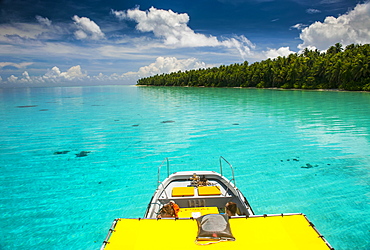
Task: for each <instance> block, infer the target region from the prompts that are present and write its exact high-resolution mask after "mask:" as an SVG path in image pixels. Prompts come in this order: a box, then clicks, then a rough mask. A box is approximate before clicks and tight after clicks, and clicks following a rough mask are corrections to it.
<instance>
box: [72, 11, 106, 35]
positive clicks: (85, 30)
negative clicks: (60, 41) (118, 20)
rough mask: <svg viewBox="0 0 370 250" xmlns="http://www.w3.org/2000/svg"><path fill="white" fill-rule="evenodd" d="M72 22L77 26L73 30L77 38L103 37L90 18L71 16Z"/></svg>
mask: <svg viewBox="0 0 370 250" xmlns="http://www.w3.org/2000/svg"><path fill="white" fill-rule="evenodd" d="M72 19H73V21H74V24H75V25H76V27H77V30H76V31H75V33H74V34H75V37H76V39H78V40H84V39H91V40H100V39H103V38H104V37H105V35H104V33H103V32H102V31H101V30H100V27H99V26H98V25H97V24H96V23H95V22H94V21H91V20H90V18H87V17H78V16H76V15H75V16H73V18H72Z"/></svg>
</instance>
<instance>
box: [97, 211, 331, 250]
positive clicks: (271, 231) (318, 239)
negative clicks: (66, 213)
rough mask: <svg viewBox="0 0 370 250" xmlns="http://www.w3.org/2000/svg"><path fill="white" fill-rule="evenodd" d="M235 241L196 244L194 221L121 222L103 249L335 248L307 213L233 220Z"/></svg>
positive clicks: (114, 228) (114, 227)
mask: <svg viewBox="0 0 370 250" xmlns="http://www.w3.org/2000/svg"><path fill="white" fill-rule="evenodd" d="M229 222H230V227H231V231H232V234H233V235H234V237H235V239H236V240H235V241H226V242H219V243H216V244H211V245H207V246H200V245H197V244H196V243H195V238H196V236H197V232H198V227H197V222H196V220H193V219H176V220H175V219H159V220H156V219H118V220H116V221H115V223H114V224H113V226H112V228H111V234H110V236H109V237H108V238H107V242H106V244H105V245H103V247H102V249H106V250H114V249H160V248H163V247H166V246H170V247H171V248H176V249H178V250H181V249H184V250H185V249H186V250H189V249H198V248H203V249H204V248H205V247H206V248H207V249H208V248H209V249H223V250H224V249H275V250H277V249H284V250H290V249H296V250H312V249H315V250H324V249H325V250H328V249H332V248H331V247H330V245H329V244H328V243H327V242H326V240H325V239H324V238H323V237H322V236H321V235H320V234H319V233H318V232H317V230H316V229H315V228H314V227H313V225H312V223H310V222H309V221H308V219H307V218H306V216H305V215H303V214H284V215H268V216H267V215H264V216H251V217H237V218H231V219H230V220H229Z"/></svg>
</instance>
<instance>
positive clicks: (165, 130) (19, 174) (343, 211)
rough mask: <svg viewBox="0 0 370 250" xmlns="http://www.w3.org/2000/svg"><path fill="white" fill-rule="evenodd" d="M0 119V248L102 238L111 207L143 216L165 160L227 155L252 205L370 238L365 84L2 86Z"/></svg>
mask: <svg viewBox="0 0 370 250" xmlns="http://www.w3.org/2000/svg"><path fill="white" fill-rule="evenodd" d="M0 117H1V120H0V145H1V147H0V170H1V173H2V174H1V177H0V178H1V179H0V183H1V185H0V189H1V190H0V191H1V192H0V194H1V195H0V201H1V203H0V218H1V220H0V228H1V230H0V232H1V235H0V236H1V239H2V240H1V241H0V249H99V247H100V246H101V244H102V241H103V240H104V238H105V236H106V234H107V232H108V229H109V228H110V225H111V223H112V221H113V219H114V218H117V217H142V216H143V214H144V212H145V209H146V206H147V203H148V202H149V199H150V198H151V196H152V194H153V192H154V189H155V187H156V181H157V180H156V179H157V166H158V165H159V164H160V163H161V162H162V160H163V159H164V158H165V157H169V159H170V163H171V172H172V171H178V170H200V169H204V170H216V171H218V167H219V162H218V160H219V156H221V155H222V156H223V157H225V158H226V159H227V160H228V161H229V162H231V164H233V166H234V169H235V174H236V184H237V186H238V187H239V188H240V189H241V190H242V192H243V193H244V195H245V196H246V197H247V198H248V200H249V201H250V203H251V205H252V207H253V209H254V211H255V213H256V214H264V213H267V214H269V213H270V214H271V213H294V212H303V213H305V214H306V215H307V216H308V218H309V219H310V220H311V221H312V222H313V223H314V224H315V225H316V227H317V228H318V230H319V231H320V232H321V233H322V234H323V235H324V236H325V237H326V238H327V240H328V241H329V242H330V243H331V244H332V246H333V247H334V248H335V249H370V227H369V225H370V216H369V211H370V185H369V184H370V93H352V92H315V91H278V90H261V89H209V88H174V87H173V88H166V87H159V88H156V87H134V86H109V87H66V88H24V89H0ZM81 151H87V152H85V155H86V156H83V157H77V156H76V155H78V154H80V152H81ZM229 174H230V173H229V172H226V175H229ZM163 177H164V176H163Z"/></svg>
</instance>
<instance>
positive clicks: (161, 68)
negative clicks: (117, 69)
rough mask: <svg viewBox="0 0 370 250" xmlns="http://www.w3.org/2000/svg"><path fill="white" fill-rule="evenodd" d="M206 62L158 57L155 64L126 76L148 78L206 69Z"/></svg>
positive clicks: (194, 59)
mask: <svg viewBox="0 0 370 250" xmlns="http://www.w3.org/2000/svg"><path fill="white" fill-rule="evenodd" d="M206 67H207V65H206V64H205V63H204V62H201V61H199V60H198V59H196V58H189V59H182V60H181V59H177V58H176V57H158V58H157V59H156V60H155V62H154V63H151V64H150V65H148V66H144V67H141V68H140V69H139V71H138V72H129V73H126V74H125V75H135V74H136V75H137V76H138V77H147V76H152V75H156V74H162V73H171V72H177V71H185V70H191V69H200V68H206Z"/></svg>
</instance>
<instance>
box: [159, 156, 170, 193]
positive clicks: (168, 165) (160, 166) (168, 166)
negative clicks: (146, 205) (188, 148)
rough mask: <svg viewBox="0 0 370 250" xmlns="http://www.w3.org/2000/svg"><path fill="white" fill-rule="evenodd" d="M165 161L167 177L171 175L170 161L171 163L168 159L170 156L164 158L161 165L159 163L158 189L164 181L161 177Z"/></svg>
mask: <svg viewBox="0 0 370 250" xmlns="http://www.w3.org/2000/svg"><path fill="white" fill-rule="evenodd" d="M165 161H166V162H167V177H168V176H170V163H169V161H168V158H167V157H166V158H164V159H163V161H162V163H161V165H159V167H158V178H157V189H158V187H159V185H160V184H161V183H162V182H161V181H160V177H161V168H162V166H163V163H164V162H165Z"/></svg>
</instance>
